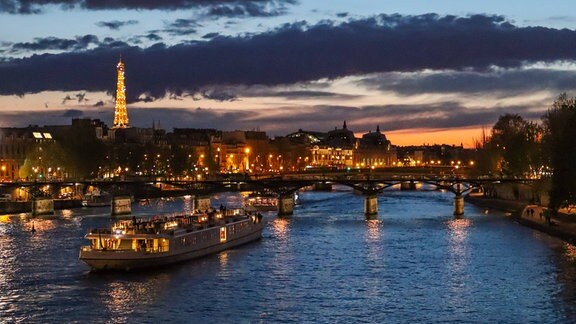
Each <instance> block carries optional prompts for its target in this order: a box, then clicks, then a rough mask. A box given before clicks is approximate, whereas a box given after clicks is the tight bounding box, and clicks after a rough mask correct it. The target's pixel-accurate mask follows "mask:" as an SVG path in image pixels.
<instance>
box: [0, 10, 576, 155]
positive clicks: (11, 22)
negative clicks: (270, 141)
mask: <svg viewBox="0 0 576 324" xmlns="http://www.w3.org/2000/svg"><path fill="white" fill-rule="evenodd" d="M39 3H40V4H39ZM42 3H43V4H46V3H49V4H50V5H41V4H42ZM573 9H576V4H571V3H570V2H569V1H551V2H549V3H547V5H546V6H545V7H544V6H543V5H541V4H539V3H537V2H530V1H528V2H526V1H523V2H519V1H511V2H507V3H506V4H503V3H499V2H495V1H486V2H483V3H482V4H463V3H460V2H457V1H448V2H444V3H443V4H434V5H432V4H430V3H427V2H425V1H408V2H406V1H404V2H400V1H392V2H389V3H386V4H375V3H372V1H358V2H354V6H352V5H350V4H349V3H348V2H346V1H334V2H330V6H326V5H321V4H317V3H315V2H314V1H311V0H308V1H305V0H303V1H295V0H285V1H283V0H252V1H232V0H230V1H229V0H219V1H194V0H172V1H162V2H150V1H118V2H114V5H113V6H112V5H106V4H104V5H102V4H101V3H100V2H97V1H92V0H84V1H75V0H52V1H0V17H2V18H1V19H0V28H1V29H2V30H4V31H5V32H4V33H2V34H0V57H1V60H0V120H1V121H0V127H11V126H13V127H23V126H26V125H29V124H39V125H44V124H46V125H56V124H67V123H68V122H69V120H70V119H71V118H98V119H101V120H103V121H105V122H106V123H107V124H109V125H111V124H112V119H113V115H114V92H115V85H116V69H115V67H116V63H117V62H118V58H119V56H120V55H122V59H123V61H124V62H125V64H126V96H127V103H128V104H127V109H128V114H129V115H130V121H131V122H130V124H131V125H132V126H137V127H149V126H150V125H152V123H153V122H156V123H157V122H160V123H161V127H163V128H165V129H171V128H173V127H179V128H206V127H210V128H216V129H222V130H235V129H244V130H248V129H259V130H262V131H265V132H267V134H269V135H270V136H282V135H286V134H288V133H291V132H294V131H296V130H298V129H304V130H315V131H328V130H331V129H334V127H341V125H342V121H344V120H346V121H347V123H348V126H349V129H351V130H353V131H354V132H358V134H357V135H360V134H361V133H365V132H368V131H374V130H375V129H376V127H377V126H379V127H380V129H381V131H382V132H383V133H385V134H386V136H387V137H388V138H389V139H390V140H391V141H392V143H393V144H396V145H421V144H456V145H459V144H460V143H463V144H464V145H465V146H467V147H470V146H472V143H473V140H474V139H479V138H480V137H481V134H482V133H481V129H482V127H486V128H491V126H492V125H493V124H494V123H495V122H496V121H497V119H498V117H499V116H500V115H502V114H505V113H517V114H520V115H521V116H523V117H524V118H526V119H528V120H534V121H538V120H539V118H540V116H541V115H542V114H543V113H544V112H545V111H546V109H547V108H548V107H549V106H550V105H551V104H552V101H553V100H554V98H556V97H557V96H558V95H559V94H560V93H562V92H567V93H568V95H573V94H572V93H571V92H572V89H574V86H575V85H576V73H575V70H576V69H575V67H576V65H574V62H573V59H574V57H576V45H575V43H574V42H573V41H572V40H573V39H574V38H575V37H576V31H575V30H574V28H575V27H576V16H569V15H568V13H569V12H574V10H573ZM70 26H74V28H70ZM8 30H10V31H11V32H10V33H8V32H7V31H8ZM22 112H26V113H25V114H23V113H22Z"/></svg>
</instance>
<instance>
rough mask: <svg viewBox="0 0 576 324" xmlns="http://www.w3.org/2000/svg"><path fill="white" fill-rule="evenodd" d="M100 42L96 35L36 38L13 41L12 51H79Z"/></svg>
mask: <svg viewBox="0 0 576 324" xmlns="http://www.w3.org/2000/svg"><path fill="white" fill-rule="evenodd" d="M98 44H99V41H98V37H97V36H95V35H85V36H79V37H76V38H74V39H64V38H57V37H46V38H35V39H34V42H26V43H13V44H12V49H11V52H12V53H19V52H35V51H46V50H58V51H78V50H84V49H87V48H88V47H89V46H90V45H98Z"/></svg>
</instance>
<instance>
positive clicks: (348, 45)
mask: <svg viewBox="0 0 576 324" xmlns="http://www.w3.org/2000/svg"><path fill="white" fill-rule="evenodd" d="M120 51H121V52H122V55H123V57H124V60H125V63H126V77H127V89H128V90H127V95H128V99H129V100H131V101H134V100H136V99H137V98H139V97H140V96H141V95H143V94H145V98H149V99H151V100H153V99H154V98H162V97H165V96H166V95H167V94H169V93H182V92H189V93H196V92H197V91H198V90H199V89H202V88H204V87H206V86H211V85H222V86H226V85H257V84H261V85H279V84H293V83H297V82H304V81H309V80H319V79H333V78H338V77H343V76H349V75H363V74H369V73H375V72H392V71H399V72H413V71H422V70H424V69H429V70H454V71H476V72H486V71H490V70H491V69H493V67H494V66H498V67H502V68H517V67H521V66H523V65H524V64H526V63H527V62H540V61H544V62H555V61H559V60H573V59H574V58H576V31H572V30H565V29H563V30H557V29H551V28H543V27H515V26H513V25H511V24H510V23H508V22H507V21H505V20H504V19H503V18H502V17H498V16H481V15H476V16H470V17H464V18H463V17H455V16H437V15H432V14H430V15H423V16H399V15H392V16H388V15H383V16H377V17H373V18H370V19H363V20H352V21H350V22H346V23H342V24H335V23H326V22H325V23H321V24H317V25H314V26H307V25H306V24H305V23H298V24H292V25H285V26H282V27H281V28H278V29H277V30H274V31H270V32H267V33H263V34H257V35H246V36H239V37H224V36H219V37H216V38H214V39H212V40H209V41H203V42H192V43H186V44H180V45H175V46H171V47H167V46H165V45H164V44H157V45H155V46H152V47H149V48H145V49H142V48H138V47H125V44H124V43H122V42H118V41H114V40H110V41H109V40H108V39H105V40H104V41H103V42H102V44H101V45H100V46H99V47H98V48H97V49H94V50H88V51H84V52H82V53H67V54H59V55H39V56H33V57H30V58H25V59H14V60H11V61H9V62H3V63H0V94H19V95H22V94H26V93H36V92H40V91H45V90H64V91H66V90H87V91H91V90H96V91H102V90H104V91H109V92H110V91H114V87H115V84H116V82H115V77H116V75H115V62H116V61H117V58H118V55H119V53H120Z"/></svg>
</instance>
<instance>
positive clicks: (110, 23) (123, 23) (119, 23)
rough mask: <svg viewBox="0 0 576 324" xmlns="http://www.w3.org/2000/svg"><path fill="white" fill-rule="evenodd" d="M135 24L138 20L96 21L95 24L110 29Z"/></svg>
mask: <svg viewBox="0 0 576 324" xmlns="http://www.w3.org/2000/svg"><path fill="white" fill-rule="evenodd" d="M136 24H138V21H136V20H124V21H120V20H112V21H100V22H97V23H96V26H98V27H106V28H110V29H112V30H119V29H120V27H124V26H129V25H136Z"/></svg>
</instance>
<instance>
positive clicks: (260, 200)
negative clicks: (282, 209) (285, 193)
mask: <svg viewBox="0 0 576 324" xmlns="http://www.w3.org/2000/svg"><path fill="white" fill-rule="evenodd" d="M244 208H245V209H246V211H249V212H257V211H276V210H278V198H277V195H276V194H268V193H265V194H262V193H253V194H250V195H248V196H247V197H246V198H244Z"/></svg>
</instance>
